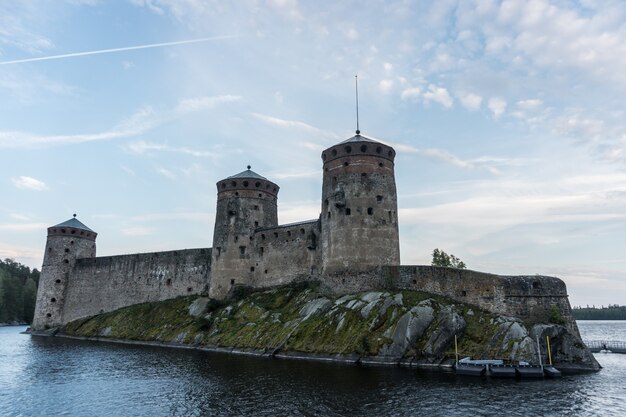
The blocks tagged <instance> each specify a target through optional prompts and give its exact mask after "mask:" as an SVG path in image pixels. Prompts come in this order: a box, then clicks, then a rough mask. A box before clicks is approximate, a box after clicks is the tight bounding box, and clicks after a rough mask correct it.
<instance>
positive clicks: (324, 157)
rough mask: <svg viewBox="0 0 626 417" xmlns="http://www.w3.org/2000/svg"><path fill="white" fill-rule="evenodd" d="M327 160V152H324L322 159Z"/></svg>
mask: <svg viewBox="0 0 626 417" xmlns="http://www.w3.org/2000/svg"><path fill="white" fill-rule="evenodd" d="M325 160H326V154H325V153H323V154H322V161H325Z"/></svg>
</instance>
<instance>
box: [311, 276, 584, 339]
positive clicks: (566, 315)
mask: <svg viewBox="0 0 626 417" xmlns="http://www.w3.org/2000/svg"><path fill="white" fill-rule="evenodd" d="M322 288H323V289H325V290H326V291H329V292H332V293H335V294H346V293H353V292H359V291H367V290H371V289H385V288H389V289H407V290H415V291H425V292H429V293H432V294H436V295H441V296H445V297H448V298H451V299H453V300H456V301H459V302H463V303H467V304H472V305H475V306H477V307H479V308H482V309H484V310H487V311H490V312H493V313H497V314H502V315H507V316H512V317H519V318H522V319H525V318H531V317H532V316H533V315H535V314H545V312H546V311H550V310H551V309H552V308H553V306H556V307H557V308H558V310H559V314H560V316H561V318H562V319H563V322H564V324H565V326H566V327H568V328H569V329H570V330H571V331H575V334H578V329H577V326H576V321H575V320H574V318H573V316H572V309H571V306H570V303H569V300H568V295H567V288H566V286H565V283H564V282H563V281H562V280H560V279H559V278H555V277H548V276H540V275H535V276H502V275H494V274H488V273H484V272H477V271H471V270H465V269H455V268H441V267H433V266H428V265H419V266H411V265H403V266H381V267H376V268H372V269H370V270H369V271H361V272H344V273H336V274H328V275H325V276H324V277H323V280H322Z"/></svg>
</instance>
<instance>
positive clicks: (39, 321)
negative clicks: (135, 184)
mask: <svg viewBox="0 0 626 417" xmlns="http://www.w3.org/2000/svg"><path fill="white" fill-rule="evenodd" d="M96 236H98V234H97V233H96V232H94V231H93V230H91V229H90V228H88V227H87V226H85V225H84V224H83V223H81V222H80V221H78V219H76V215H74V217H73V218H71V219H69V220H68V221H66V222H63V223H60V224H57V225H56V226H52V227H49V228H48V238H47V240H46V249H45V253H44V257H43V265H42V267H41V275H40V277H39V289H38V290H37V303H36V305H35V315H34V317H33V324H32V328H33V329H34V330H43V329H46V328H50V327H56V326H59V325H61V324H65V322H64V321H63V308H64V306H65V294H66V291H67V285H68V281H69V279H70V274H71V271H72V268H73V267H74V264H75V263H76V259H80V258H93V257H95V256H96Z"/></svg>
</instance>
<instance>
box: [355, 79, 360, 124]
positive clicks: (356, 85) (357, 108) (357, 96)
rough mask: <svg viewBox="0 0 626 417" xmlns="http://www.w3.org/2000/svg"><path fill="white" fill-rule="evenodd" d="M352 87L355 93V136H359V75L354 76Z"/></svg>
mask: <svg viewBox="0 0 626 417" xmlns="http://www.w3.org/2000/svg"><path fill="white" fill-rule="evenodd" d="M354 87H355V91H356V134H357V135H360V134H361V131H360V130H359V75H358V74H357V75H355V76H354Z"/></svg>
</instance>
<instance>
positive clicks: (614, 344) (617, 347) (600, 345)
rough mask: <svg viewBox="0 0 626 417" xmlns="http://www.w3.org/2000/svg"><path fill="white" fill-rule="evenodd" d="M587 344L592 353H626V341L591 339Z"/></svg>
mask: <svg viewBox="0 0 626 417" xmlns="http://www.w3.org/2000/svg"><path fill="white" fill-rule="evenodd" d="M585 344H586V345H587V347H588V348H589V350H590V351H591V352H592V353H599V352H611V353H626V342H620V341H615V340H589V341H586V342H585Z"/></svg>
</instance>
